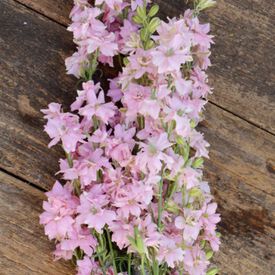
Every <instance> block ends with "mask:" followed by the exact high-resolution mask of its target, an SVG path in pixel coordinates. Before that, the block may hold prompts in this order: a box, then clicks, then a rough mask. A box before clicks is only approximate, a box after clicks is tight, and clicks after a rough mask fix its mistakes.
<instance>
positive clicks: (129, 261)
mask: <svg viewBox="0 0 275 275" xmlns="http://www.w3.org/2000/svg"><path fill="white" fill-rule="evenodd" d="M131 261H132V253H130V254H129V255H128V275H131Z"/></svg>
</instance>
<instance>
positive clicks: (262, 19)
mask: <svg viewBox="0 0 275 275" xmlns="http://www.w3.org/2000/svg"><path fill="white" fill-rule="evenodd" d="M17 1H19V2H21V3H24V4H25V5H27V6H30V7H32V8H33V9H35V10H37V11H39V12H42V13H43V14H45V15H46V16H48V17H50V18H52V19H53V20H55V21H57V22H60V23H62V24H64V23H66V24H68V23H69V21H68V20H67V19H65V18H67V15H68V14H69V10H70V8H71V5H72V1H69V3H68V2H67V3H65V1H64V0H17ZM155 2H157V3H159V4H160V7H161V15H162V17H163V18H166V16H168V15H169V16H175V15H180V14H182V13H183V12H184V10H185V8H186V5H185V3H186V2H187V1H185V0H173V1H166V0H156V1H155ZM189 2H190V1H189ZM217 2H218V5H217V7H216V8H214V9H212V10H211V11H209V12H207V13H206V15H204V16H203V21H205V22H211V25H212V31H213V33H214V34H215V36H216V38H215V45H214V48H213V54H212V56H213V58H212V61H213V64H214V65H213V67H212V68H211V70H210V79H211V82H212V84H213V86H214V87H215V93H214V94H213V95H212V96H211V97H210V100H211V101H212V102H214V103H215V104H217V105H218V106H221V107H222V108H224V109H226V110H228V111H230V112H232V113H234V114H236V115H237V116H239V117H242V118H244V119H245V120H247V121H249V122H251V123H252V124H255V125H257V126H258V127H260V128H263V129H265V130H267V131H269V132H271V133H273V134H275V73H274V64H275V54H274V52H275V40H274V39H273V38H274V37H275V28H274V24H275V5H274V1H273V0H231V1H226V0H219V1H217Z"/></svg>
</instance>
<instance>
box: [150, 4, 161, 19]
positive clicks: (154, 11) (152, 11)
mask: <svg viewBox="0 0 275 275" xmlns="http://www.w3.org/2000/svg"><path fill="white" fill-rule="evenodd" d="M158 11H159V6H158V5H157V4H155V5H154V6H152V7H151V9H150V10H149V13H148V16H149V17H153V16H155V15H156V14H157V13H158Z"/></svg>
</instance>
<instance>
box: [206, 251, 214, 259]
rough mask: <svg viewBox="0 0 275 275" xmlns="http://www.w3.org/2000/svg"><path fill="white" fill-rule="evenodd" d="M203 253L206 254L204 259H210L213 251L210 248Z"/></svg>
mask: <svg viewBox="0 0 275 275" xmlns="http://www.w3.org/2000/svg"><path fill="white" fill-rule="evenodd" d="M205 255H206V259H207V260H210V259H211V258H212V257H213V255H214V252H213V251H212V250H208V251H206V253H205Z"/></svg>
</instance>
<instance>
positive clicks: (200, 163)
mask: <svg viewBox="0 0 275 275" xmlns="http://www.w3.org/2000/svg"><path fill="white" fill-rule="evenodd" d="M203 162H204V160H203V158H197V159H196V160H195V161H194V162H193V163H192V167H193V168H195V169H196V168H201V167H202V166H203Z"/></svg>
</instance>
